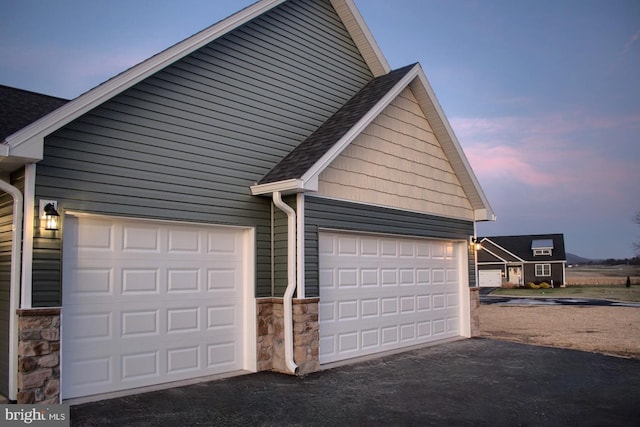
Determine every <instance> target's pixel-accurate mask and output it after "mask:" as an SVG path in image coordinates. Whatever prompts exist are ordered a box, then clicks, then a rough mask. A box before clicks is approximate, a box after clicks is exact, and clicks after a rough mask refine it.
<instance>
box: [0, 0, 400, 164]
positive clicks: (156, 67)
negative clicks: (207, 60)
mask: <svg viewBox="0 0 640 427" xmlns="http://www.w3.org/2000/svg"><path fill="white" fill-rule="evenodd" d="M285 1H292V0H261V1H259V2H257V3H254V4H253V5H251V6H248V7H247V8H245V9H243V10H241V11H239V12H238V13H236V14H234V15H232V16H230V17H228V18H226V19H224V20H222V21H220V22H218V23H216V24H214V25H212V26H211V27H208V28H206V29H204V30H203V31H201V32H199V33H197V34H195V35H193V36H191V37H189V38H188V39H185V40H183V41H182V42H179V43H177V44H175V45H174V46H172V47H170V48H168V49H166V50H164V51H162V52H160V53H158V54H157V55H155V56H153V57H151V58H149V59H147V60H145V61H143V62H142V63H140V64H138V65H136V66H134V67H132V68H130V69H128V70H126V71H124V72H123V73H121V74H118V75H117V76H115V77H113V78H111V79H110V80H107V81H106V82H104V83H102V84H100V85H99V86H97V87H95V88H93V89H91V90H90V91H88V92H86V93H84V94H83V95H80V96H79V97H78V98H76V99H74V100H73V101H70V102H69V103H67V104H66V105H64V106H63V107H61V108H58V109H57V110H55V111H53V112H51V113H50V114H47V115H46V116H44V117H42V118H40V119H39V120H36V121H35V122H33V123H31V124H30V125H28V126H26V127H24V128H22V129H20V130H19V131H17V132H15V133H13V134H11V135H8V136H6V137H5V138H4V141H3V145H4V146H5V147H6V148H4V155H5V156H15V157H21V158H25V159H29V160H30V161H37V160H41V159H42V155H43V141H44V137H45V136H47V135H49V134H51V133H53V132H55V131H56V130H57V129H59V128H61V127H62V126H64V125H66V124H68V123H70V122H71V121H73V120H74V119H76V118H78V117H80V116H81V115H83V114H85V113H86V112H88V111H90V110H92V109H93V108H95V107H97V106H99V105H101V104H103V103H104V102H106V101H108V100H110V99H112V98H113V97H115V96H116V95H118V94H120V93H122V92H123V91H125V90H126V89H128V88H130V87H132V86H134V85H135V84H137V83H139V82H141V81H142V80H144V79H146V78H147V77H149V76H151V75H153V74H154V73H156V72H158V71H160V70H162V69H163V68H165V67H166V66H168V65H170V64H172V63H174V62H176V61H178V60H179V59H181V58H184V57H185V56H187V55H189V54H191V53H192V52H194V51H196V50H198V49H200V48H201V47H203V46H205V45H207V44H208V43H211V42H212V41H214V40H216V39H218V38H220V37H222V36H223V35H225V34H227V33H229V32H230V31H232V30H234V29H236V28H238V27H240V26H241V25H243V24H244V23H246V22H249V21H251V20H252V19H254V18H256V17H258V16H260V15H262V14H264V13H266V12H268V11H269V10H271V9H273V8H274V7H276V6H278V5H280V4H282V3H284V2H285ZM330 1H331V4H332V5H333V7H334V8H335V9H336V11H337V13H338V14H339V16H340V18H341V19H342V20H343V23H344V25H345V27H346V28H347V31H348V32H349V33H350V34H351V35H352V37H353V38H354V42H355V43H356V45H357V46H358V48H359V49H361V50H362V54H363V57H364V58H365V61H367V63H368V64H369V66H370V67H371V69H372V72H373V73H374V75H375V74H376V73H378V74H381V73H383V72H386V71H388V64H387V62H386V59H385V58H384V57H383V56H382V53H381V51H380V49H379V48H378V46H377V44H376V42H375V40H373V37H372V36H371V34H370V32H369V30H368V28H367V27H366V24H365V23H364V21H363V19H362V17H361V16H360V14H359V12H358V10H357V8H356V6H355V4H354V2H353V0H330ZM0 154H2V153H0Z"/></svg>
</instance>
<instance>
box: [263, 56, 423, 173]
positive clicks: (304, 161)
mask: <svg viewBox="0 0 640 427" xmlns="http://www.w3.org/2000/svg"><path fill="white" fill-rule="evenodd" d="M414 66H415V64H412V65H408V66H406V67H402V68H399V69H397V70H394V71H391V72H389V73H388V74H385V75H383V76H379V77H376V78H374V79H372V80H371V81H369V83H367V84H366V85H365V86H364V87H363V88H362V89H361V90H360V91H359V92H358V93H357V94H355V95H354V96H353V97H352V98H351V99H350V100H349V101H347V102H346V103H345V104H344V105H343V106H342V107H341V108H340V109H339V110H338V111H337V112H336V113H335V114H334V115H333V116H331V117H330V118H329V119H328V120H327V121H326V122H324V123H323V124H322V125H320V127H319V128H318V129H316V130H315V132H313V133H312V134H311V135H310V136H309V137H308V138H307V139H306V140H304V141H303V142H302V143H301V144H300V145H298V146H297V147H296V148H295V149H293V151H291V152H290V153H289V154H288V155H287V156H286V157H285V158H284V159H282V160H281V161H280V163H278V164H277V165H276V166H275V167H274V168H273V169H271V171H269V172H268V173H267V174H266V175H265V176H264V177H263V178H262V179H261V180H260V182H258V184H267V183H271V182H278V181H284V180H288V179H296V178H301V177H302V176H303V175H304V174H305V173H306V172H307V171H308V170H309V169H310V168H311V167H312V166H313V165H314V164H315V163H316V162H317V161H318V160H320V158H322V156H323V155H324V154H325V153H326V152H327V151H329V150H330V149H331V147H333V146H334V145H335V144H336V143H337V142H338V141H339V140H340V139H341V138H342V137H343V136H344V135H345V134H346V133H347V132H348V131H349V129H351V128H352V127H353V126H354V125H355V124H356V123H357V122H358V121H359V120H360V119H361V118H362V117H364V115H365V114H367V112H369V111H370V110H371V109H372V108H373V107H374V106H375V105H376V104H377V103H378V102H379V101H380V100H381V99H382V98H383V97H384V96H385V95H386V94H387V93H389V91H390V90H391V89H392V88H393V87H394V86H395V85H396V84H397V83H398V82H399V81H400V80H402V78H403V77H404V76H405V75H406V74H407V73H408V72H409V71H410V70H411V69H412V68H413V67H414Z"/></svg>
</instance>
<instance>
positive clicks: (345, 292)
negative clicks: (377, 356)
mask: <svg viewBox="0 0 640 427" xmlns="http://www.w3.org/2000/svg"><path fill="white" fill-rule="evenodd" d="M320 247H321V251H320V252H321V255H320V303H319V322H320V362H321V363H329V362H333V361H338V360H343V359H346V358H351V357H356V356H361V355H365V354H372V353H376V352H380V351H386V350H391V349H397V348H402V347H405V346H410V345H415V344H420V343H424V342H429V341H432V340H436V339H442V338H446V337H449V336H457V335H459V316H460V314H459V309H460V301H459V298H460V295H459V290H458V286H459V281H460V273H459V271H458V261H457V260H456V258H455V251H454V250H453V244H452V243H451V242H441V241H430V240H424V239H411V238H392V237H379V236H366V235H358V234H349V235H346V234H345V233H331V232H323V233H321V234H320Z"/></svg>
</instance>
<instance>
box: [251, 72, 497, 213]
mask: <svg viewBox="0 0 640 427" xmlns="http://www.w3.org/2000/svg"><path fill="white" fill-rule="evenodd" d="M407 87H410V88H411V90H412V92H413V93H414V94H415V96H416V99H417V100H418V103H419V105H420V108H421V109H422V111H423V112H424V114H425V117H426V118H427V121H428V122H429V123H430V124H431V126H432V128H433V131H434V134H435V135H436V138H437V139H438V141H439V142H440V144H441V146H442V149H443V151H444V153H445V155H446V156H447V159H448V160H449V162H450V164H451V166H452V168H453V170H454V171H455V174H456V176H457V177H458V179H459V180H460V183H461V185H462V188H463V189H464V192H465V194H466V195H467V197H468V199H469V202H470V204H471V207H472V209H473V211H474V215H473V216H474V218H473V219H474V220H477V221H483V220H493V219H495V216H494V214H493V210H492V209H491V206H490V205H489V202H488V200H487V199H486V196H485V195H484V192H483V190H482V188H481V187H480V184H479V182H478V181H477V178H476V177H475V175H474V173H473V171H472V170H471V166H470V165H469V162H468V160H467V158H466V156H465V154H464V152H463V151H462V147H461V146H460V144H459V142H458V140H457V138H456V137H455V134H454V133H453V130H452V129H451V126H450V125H449V123H448V121H447V119H446V117H445V116H444V112H443V111H442V108H441V107H440V104H439V103H438V101H437V99H436V97H435V94H434V93H433V90H432V89H431V86H430V85H429V83H428V81H427V78H426V76H425V75H424V72H423V71H422V68H421V67H420V65H419V64H415V65H411V66H407V67H403V68H400V69H398V70H395V71H392V72H391V73H389V74H387V75H385V76H380V77H377V78H375V79H373V80H372V81H371V82H370V83H369V84H368V85H367V86H365V87H364V88H363V89H362V90H361V91H360V93H358V94H356V95H355V96H354V97H353V98H352V99H351V100H349V101H348V102H347V103H346V104H345V105H344V106H343V107H342V108H341V109H340V111H338V112H337V113H336V114H335V115H334V116H332V117H331V118H330V119H329V120H327V122H325V123H324V124H323V125H322V126H321V127H320V128H319V129H318V130H317V131H316V132H315V133H314V134H313V135H311V136H310V137H309V138H308V140H306V141H305V142H303V143H302V144H301V145H299V146H298V147H297V148H296V149H294V150H293V151H292V152H291V153H290V154H289V155H288V156H287V157H286V158H285V159H284V160H283V161H282V162H280V163H279V164H278V165H277V166H276V167H275V168H274V169H273V170H271V171H270V172H269V173H268V174H267V175H265V177H264V178H263V179H261V180H260V181H259V182H258V183H257V184H256V185H254V186H252V187H251V191H252V193H253V194H267V193H271V192H273V191H282V192H300V191H306V190H310V191H317V190H318V176H319V175H320V173H322V171H324V170H325V169H326V167H327V166H328V165H329V164H331V162H332V161H334V160H335V159H336V158H337V157H338V156H339V155H340V153H342V151H343V150H344V149H345V148H346V147H347V146H348V145H349V144H350V143H351V142H352V141H353V140H354V139H355V138H356V137H357V136H358V135H360V133H361V132H362V131H363V129H364V128H366V127H367V126H368V125H369V124H370V123H371V122H372V121H373V120H374V119H375V118H376V117H377V116H378V115H379V114H380V113H381V112H382V111H383V110H384V109H385V108H386V107H387V106H388V105H389V104H390V103H391V102H392V101H393V100H394V99H395V98H396V97H397V96H398V95H399V94H400V93H401V92H402V91H403V90H404V89H405V88H407Z"/></svg>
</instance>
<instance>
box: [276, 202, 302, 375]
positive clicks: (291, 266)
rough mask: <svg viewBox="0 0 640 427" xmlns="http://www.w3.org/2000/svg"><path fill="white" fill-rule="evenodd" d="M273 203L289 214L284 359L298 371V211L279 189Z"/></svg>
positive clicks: (284, 307)
mask: <svg viewBox="0 0 640 427" xmlns="http://www.w3.org/2000/svg"><path fill="white" fill-rule="evenodd" d="M272 198H273V203H274V204H275V205H276V207H277V208H278V209H280V210H281V211H283V212H284V213H286V214H287V225H288V227H287V289H286V291H285V292H284V297H283V299H282V305H283V310H284V361H285V363H286V365H287V369H288V370H289V372H290V373H292V374H295V373H296V372H297V371H298V365H296V364H295V362H294V360H293V293H294V292H295V290H296V224H297V220H296V212H295V211H294V210H293V209H292V208H291V207H290V206H289V205H287V204H286V203H284V202H283V201H282V194H281V193H280V192H279V191H274V192H273V193H272Z"/></svg>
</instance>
